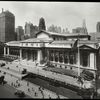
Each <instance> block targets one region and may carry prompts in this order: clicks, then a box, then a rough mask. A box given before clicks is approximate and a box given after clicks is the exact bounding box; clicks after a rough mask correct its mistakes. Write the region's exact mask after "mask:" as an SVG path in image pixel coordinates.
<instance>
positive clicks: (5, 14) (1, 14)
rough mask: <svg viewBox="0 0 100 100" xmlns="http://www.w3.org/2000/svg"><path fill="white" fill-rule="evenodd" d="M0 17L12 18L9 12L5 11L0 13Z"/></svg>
mask: <svg viewBox="0 0 100 100" xmlns="http://www.w3.org/2000/svg"><path fill="white" fill-rule="evenodd" d="M0 16H14V14H12V13H11V12H10V11H8V10H6V11H3V12H2V13H0Z"/></svg>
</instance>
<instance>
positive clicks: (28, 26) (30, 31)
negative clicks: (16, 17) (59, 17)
mask: <svg viewBox="0 0 100 100" xmlns="http://www.w3.org/2000/svg"><path fill="white" fill-rule="evenodd" d="M36 32H38V26H36V25H33V24H32V23H30V22H29V23H27V22H26V23H25V36H30V37H34V35H35V33H36Z"/></svg>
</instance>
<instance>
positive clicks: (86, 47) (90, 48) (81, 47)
mask: <svg viewBox="0 0 100 100" xmlns="http://www.w3.org/2000/svg"><path fill="white" fill-rule="evenodd" d="M79 48H80V49H85V50H86V49H87V50H94V49H95V48H93V47H90V46H87V45H82V46H80V47H79Z"/></svg>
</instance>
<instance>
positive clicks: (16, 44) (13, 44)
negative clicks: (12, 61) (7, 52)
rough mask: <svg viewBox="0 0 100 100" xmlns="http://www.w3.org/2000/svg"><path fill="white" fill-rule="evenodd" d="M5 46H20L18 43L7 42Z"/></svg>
mask: <svg viewBox="0 0 100 100" xmlns="http://www.w3.org/2000/svg"><path fill="white" fill-rule="evenodd" d="M6 45H8V46H9V45H10V46H20V41H10V42H7V43H6Z"/></svg>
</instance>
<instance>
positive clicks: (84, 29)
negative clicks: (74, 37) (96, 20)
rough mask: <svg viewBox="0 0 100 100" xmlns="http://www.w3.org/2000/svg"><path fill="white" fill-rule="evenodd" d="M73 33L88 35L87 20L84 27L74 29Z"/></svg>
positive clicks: (83, 24)
mask: <svg viewBox="0 0 100 100" xmlns="http://www.w3.org/2000/svg"><path fill="white" fill-rule="evenodd" d="M72 33H81V34H88V32H87V28H86V22H85V19H84V20H83V23H82V27H77V28H75V29H72Z"/></svg>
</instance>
